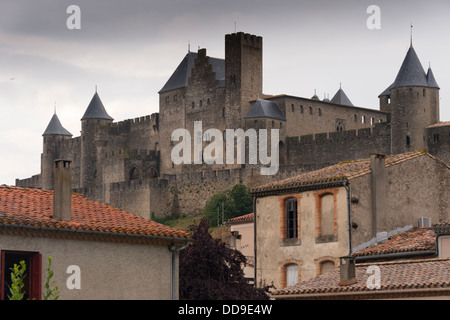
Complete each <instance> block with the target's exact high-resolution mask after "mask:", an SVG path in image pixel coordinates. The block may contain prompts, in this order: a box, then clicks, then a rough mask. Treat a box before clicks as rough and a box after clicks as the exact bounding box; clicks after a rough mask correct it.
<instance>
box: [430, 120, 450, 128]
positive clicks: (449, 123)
mask: <svg viewBox="0 0 450 320" xmlns="http://www.w3.org/2000/svg"><path fill="white" fill-rule="evenodd" d="M446 126H450V121H447V122H438V123H435V124H432V125H431V126H428V127H427V128H439V127H446Z"/></svg>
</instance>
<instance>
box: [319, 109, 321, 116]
mask: <svg viewBox="0 0 450 320" xmlns="http://www.w3.org/2000/svg"><path fill="white" fill-rule="evenodd" d="M321 116H322V109H321V108H319V117H321Z"/></svg>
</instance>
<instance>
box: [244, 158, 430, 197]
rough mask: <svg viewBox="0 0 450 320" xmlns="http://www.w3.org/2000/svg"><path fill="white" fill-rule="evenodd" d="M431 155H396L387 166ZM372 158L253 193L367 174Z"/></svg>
mask: <svg viewBox="0 0 450 320" xmlns="http://www.w3.org/2000/svg"><path fill="white" fill-rule="evenodd" d="M422 156H430V157H432V156H431V155H429V154H428V153H426V152H424V151H414V152H409V153H403V154H398V155H394V156H393V157H392V158H391V157H387V158H386V166H390V165H391V164H392V165H397V164H399V163H402V162H404V161H408V160H411V159H414V158H417V157H422ZM434 159H435V158H434ZM370 172H371V170H370V159H362V160H355V161H347V162H341V163H338V164H336V165H333V166H329V167H327V168H323V169H319V170H316V171H312V172H307V173H303V174H300V175H298V176H295V177H291V178H288V179H285V180H282V181H276V182H271V183H268V184H265V185H263V186H260V187H257V188H254V189H253V190H252V193H258V192H264V191H269V190H274V189H278V188H289V187H298V186H304V185H309V184H316V183H326V182H329V183H333V182H337V181H339V180H351V179H354V178H357V177H360V176H363V175H366V174H369V173H370Z"/></svg>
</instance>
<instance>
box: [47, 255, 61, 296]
mask: <svg viewBox="0 0 450 320" xmlns="http://www.w3.org/2000/svg"><path fill="white" fill-rule="evenodd" d="M51 266H52V257H48V267H47V280H46V281H45V285H44V287H45V292H44V300H50V298H51V297H53V300H58V299H59V287H58V286H55V287H54V288H53V289H51V288H50V282H51V279H52V278H53V275H54V272H53V270H52V269H51Z"/></svg>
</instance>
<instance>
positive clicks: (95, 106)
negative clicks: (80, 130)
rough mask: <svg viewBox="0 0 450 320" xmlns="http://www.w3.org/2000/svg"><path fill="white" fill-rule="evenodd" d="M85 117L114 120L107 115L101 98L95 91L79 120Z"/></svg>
mask: <svg viewBox="0 0 450 320" xmlns="http://www.w3.org/2000/svg"><path fill="white" fill-rule="evenodd" d="M85 119H105V120H114V119H113V118H112V117H110V116H109V115H108V113H107V112H106V109H105V107H104V106H103V103H102V100H101V99H100V97H99V96H98V93H97V91H96V92H95V94H94V96H93V97H92V100H91V102H90V103H89V106H88V107H87V109H86V112H85V113H84V116H83V118H81V120H85Z"/></svg>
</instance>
